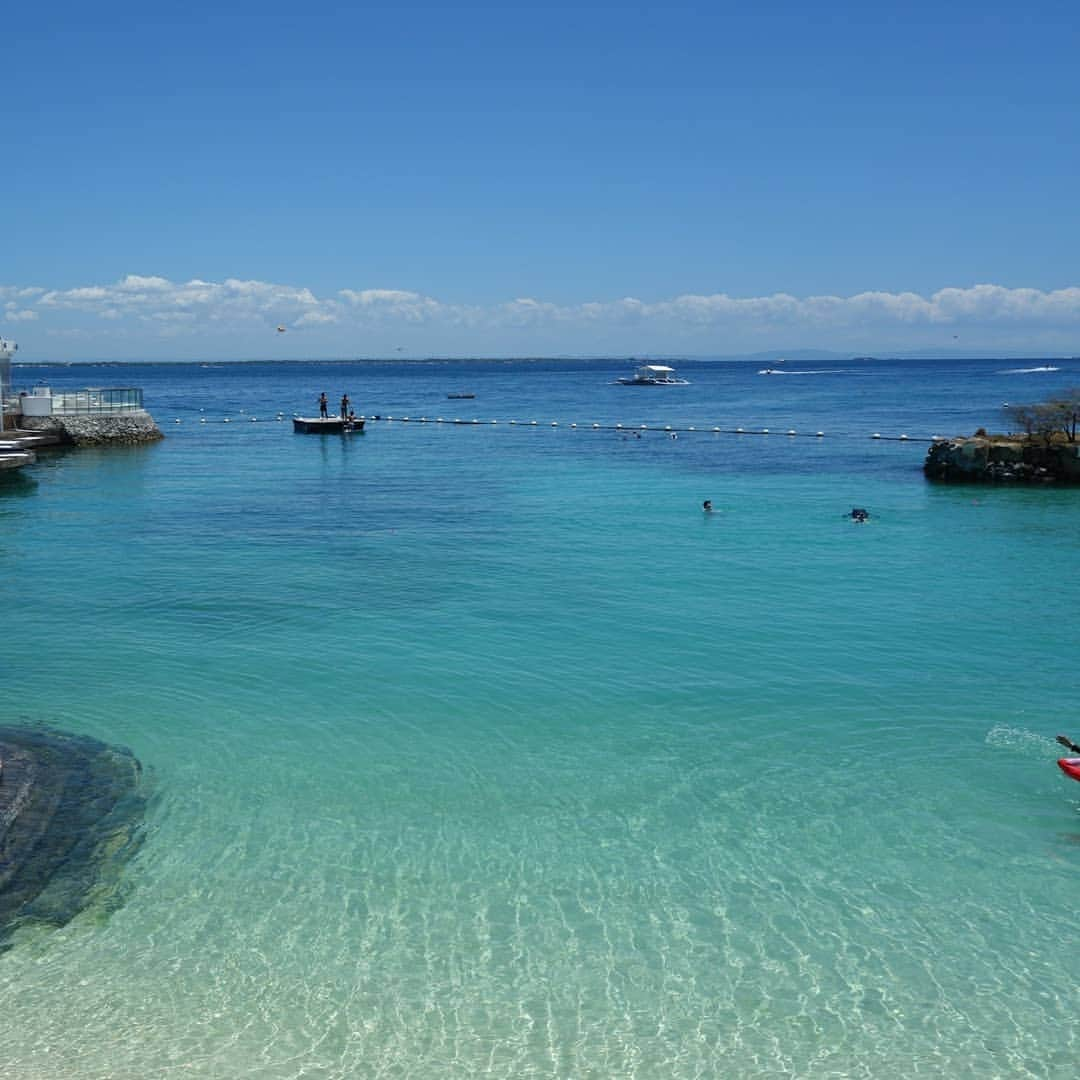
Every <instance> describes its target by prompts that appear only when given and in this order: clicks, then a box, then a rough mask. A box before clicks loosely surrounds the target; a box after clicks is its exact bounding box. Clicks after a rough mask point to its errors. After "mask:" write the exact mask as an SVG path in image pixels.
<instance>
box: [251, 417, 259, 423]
mask: <svg viewBox="0 0 1080 1080" xmlns="http://www.w3.org/2000/svg"><path fill="white" fill-rule="evenodd" d="M251 422H252V423H253V424H257V423H258V422H259V418H258V417H257V416H253V417H251Z"/></svg>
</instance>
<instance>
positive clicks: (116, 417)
mask: <svg viewBox="0 0 1080 1080" xmlns="http://www.w3.org/2000/svg"><path fill="white" fill-rule="evenodd" d="M19 426H20V427H21V428H22V429H23V430H24V431H51V432H55V433H56V434H58V435H59V436H60V437H61V439H62V440H63V441H64V442H65V443H67V444H68V445H71V446H104V445H109V444H115V443H120V444H126V445H135V444H138V443H148V442H157V440H158V439H162V438H164V436H163V435H162V433H161V429H160V428H159V427H158V426H157V424H156V423H155V422H154V418H153V417H152V416H151V415H150V414H149V413H148V412H147V411H146V410H145V409H135V410H131V411H129V412H122V413H103V414H101V415H85V414H81V413H80V414H77V415H73V416H24V417H22V418H21V420H20V423H19Z"/></svg>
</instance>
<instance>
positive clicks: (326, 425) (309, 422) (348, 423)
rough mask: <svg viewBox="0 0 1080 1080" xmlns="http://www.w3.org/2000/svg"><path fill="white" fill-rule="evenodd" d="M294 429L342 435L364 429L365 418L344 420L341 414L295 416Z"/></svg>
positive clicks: (307, 432)
mask: <svg viewBox="0 0 1080 1080" xmlns="http://www.w3.org/2000/svg"><path fill="white" fill-rule="evenodd" d="M292 429H293V431H294V432H298V433H300V434H301V435H341V434H343V433H347V432H350V431H363V430H364V421H363V420H342V418H341V417H340V416H294V417H293V422H292Z"/></svg>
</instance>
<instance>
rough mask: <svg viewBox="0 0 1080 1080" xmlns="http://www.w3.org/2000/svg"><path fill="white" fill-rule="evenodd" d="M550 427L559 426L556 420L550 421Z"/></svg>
mask: <svg viewBox="0 0 1080 1080" xmlns="http://www.w3.org/2000/svg"><path fill="white" fill-rule="evenodd" d="M551 426H552V427H558V426H559V422H558V420H552V421H551Z"/></svg>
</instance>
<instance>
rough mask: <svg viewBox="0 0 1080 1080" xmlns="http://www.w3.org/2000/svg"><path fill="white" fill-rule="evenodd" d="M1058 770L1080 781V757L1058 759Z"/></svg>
mask: <svg viewBox="0 0 1080 1080" xmlns="http://www.w3.org/2000/svg"><path fill="white" fill-rule="evenodd" d="M1058 768H1059V769H1060V770H1061V771H1062V772H1063V773H1064V774H1065V775H1066V776H1071V777H1072V778H1073V779H1074V780H1080V757H1063V758H1058Z"/></svg>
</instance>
